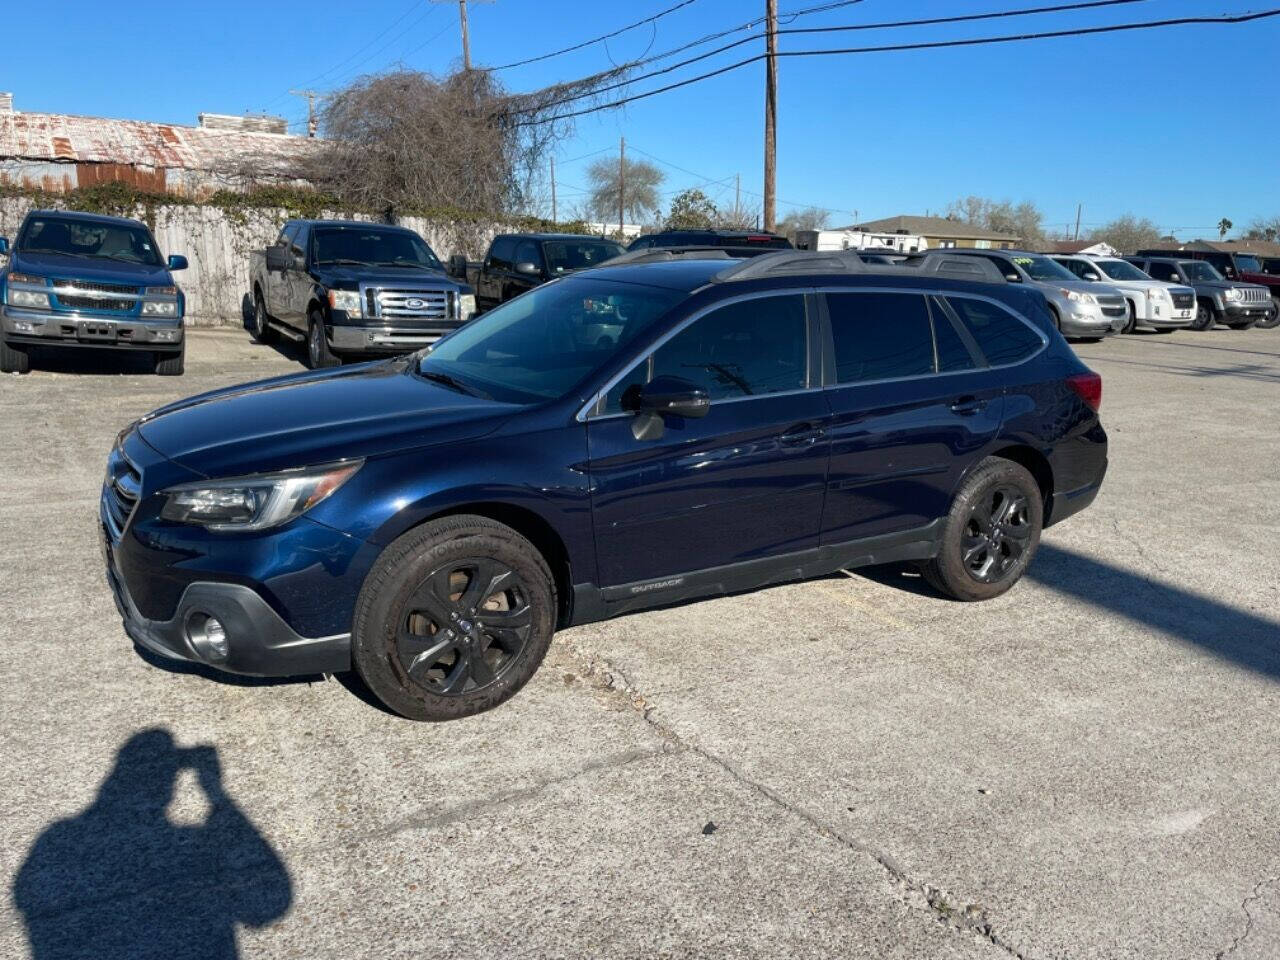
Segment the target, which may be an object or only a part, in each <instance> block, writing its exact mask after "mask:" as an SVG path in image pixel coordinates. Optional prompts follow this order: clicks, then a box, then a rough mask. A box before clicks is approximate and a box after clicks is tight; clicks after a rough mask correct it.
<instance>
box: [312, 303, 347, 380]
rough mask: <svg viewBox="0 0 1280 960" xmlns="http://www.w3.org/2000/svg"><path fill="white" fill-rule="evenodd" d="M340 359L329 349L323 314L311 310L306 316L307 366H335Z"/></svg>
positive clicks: (313, 367) (319, 368) (317, 367)
mask: <svg viewBox="0 0 1280 960" xmlns="http://www.w3.org/2000/svg"><path fill="white" fill-rule="evenodd" d="M341 362H342V361H341V360H339V359H338V358H337V357H335V356H334V355H333V351H332V350H330V349H329V338H328V337H327V336H326V335H325V332H324V316H323V315H322V314H321V313H320V311H319V310H312V311H311V313H310V314H308V316H307V366H308V367H310V368H311V369H312V370H323V369H324V368H325V367H336V366H338V364H340V363H341Z"/></svg>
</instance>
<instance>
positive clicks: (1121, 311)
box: [1098, 294, 1129, 317]
mask: <svg viewBox="0 0 1280 960" xmlns="http://www.w3.org/2000/svg"><path fill="white" fill-rule="evenodd" d="M1098 306H1099V307H1101V308H1102V313H1103V315H1104V316H1108V317H1123V316H1126V315H1127V314H1128V313H1129V307H1128V305H1127V304H1126V303H1125V300H1124V297H1117V296H1112V295H1111V294H1101V295H1099V296H1098Z"/></svg>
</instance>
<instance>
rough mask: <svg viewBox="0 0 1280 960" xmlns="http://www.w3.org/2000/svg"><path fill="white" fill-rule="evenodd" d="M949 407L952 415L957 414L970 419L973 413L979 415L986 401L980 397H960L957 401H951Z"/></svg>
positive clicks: (984, 407)
mask: <svg viewBox="0 0 1280 960" xmlns="http://www.w3.org/2000/svg"><path fill="white" fill-rule="evenodd" d="M950 406H951V412H952V413H958V414H959V415H960V416H962V417H971V416H973V415H974V414H975V413H981V412H982V411H983V410H985V409H986V406H987V401H985V400H983V399H981V398H980V397H961V398H960V399H958V400H953V401H952V402H951V404H950Z"/></svg>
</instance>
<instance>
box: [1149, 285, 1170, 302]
mask: <svg viewBox="0 0 1280 960" xmlns="http://www.w3.org/2000/svg"><path fill="white" fill-rule="evenodd" d="M1151 299H1152V300H1168V299H1169V291H1168V290H1166V289H1164V287H1156V288H1155V289H1153V290H1152V291H1151Z"/></svg>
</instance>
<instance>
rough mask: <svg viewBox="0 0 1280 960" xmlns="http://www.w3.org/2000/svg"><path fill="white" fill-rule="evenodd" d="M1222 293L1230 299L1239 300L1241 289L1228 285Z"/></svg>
mask: <svg viewBox="0 0 1280 960" xmlns="http://www.w3.org/2000/svg"><path fill="white" fill-rule="evenodd" d="M1222 295H1223V296H1224V297H1226V298H1227V299H1228V300H1239V299H1240V290H1239V289H1238V288H1237V287H1227V289H1226V290H1225V291H1224V292H1223V294H1222Z"/></svg>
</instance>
